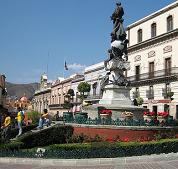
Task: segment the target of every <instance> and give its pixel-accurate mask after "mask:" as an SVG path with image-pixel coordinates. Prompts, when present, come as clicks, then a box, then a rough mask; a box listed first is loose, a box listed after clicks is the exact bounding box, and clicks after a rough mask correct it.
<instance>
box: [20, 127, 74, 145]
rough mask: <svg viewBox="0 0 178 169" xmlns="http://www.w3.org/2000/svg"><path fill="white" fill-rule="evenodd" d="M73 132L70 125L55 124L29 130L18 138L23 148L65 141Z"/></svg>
mask: <svg viewBox="0 0 178 169" xmlns="http://www.w3.org/2000/svg"><path fill="white" fill-rule="evenodd" d="M72 134H73V127H72V126H60V125H56V126H53V127H49V128H46V129H43V130H41V131H37V132H33V133H32V132H30V133H26V134H24V135H22V136H21V137H19V138H18V140H19V141H21V142H23V143H24V147H25V148H32V147H37V146H46V145H50V144H60V143H66V142H67V140H68V139H69V138H70V137H71V136H72Z"/></svg>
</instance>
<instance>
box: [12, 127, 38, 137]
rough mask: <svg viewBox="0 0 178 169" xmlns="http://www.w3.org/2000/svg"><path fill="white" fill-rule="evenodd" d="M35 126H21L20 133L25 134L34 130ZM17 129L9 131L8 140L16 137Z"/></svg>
mask: <svg viewBox="0 0 178 169" xmlns="http://www.w3.org/2000/svg"><path fill="white" fill-rule="evenodd" d="M36 127H37V125H30V126H22V133H26V132H28V131H30V130H33V129H34V128H36ZM18 132H19V129H18V128H13V129H11V131H10V139H11V138H14V137H16V136H17V135H18Z"/></svg>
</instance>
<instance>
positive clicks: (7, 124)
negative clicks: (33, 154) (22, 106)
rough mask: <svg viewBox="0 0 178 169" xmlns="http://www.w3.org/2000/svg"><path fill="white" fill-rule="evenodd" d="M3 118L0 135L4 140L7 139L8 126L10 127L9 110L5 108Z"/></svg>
mask: <svg viewBox="0 0 178 169" xmlns="http://www.w3.org/2000/svg"><path fill="white" fill-rule="evenodd" d="M4 115H5V119H4V123H3V125H2V127H1V129H3V131H2V134H1V137H2V138H3V139H5V140H8V139H9V132H10V128H11V117H10V114H9V112H8V111H7V110H6V112H5V114H4Z"/></svg>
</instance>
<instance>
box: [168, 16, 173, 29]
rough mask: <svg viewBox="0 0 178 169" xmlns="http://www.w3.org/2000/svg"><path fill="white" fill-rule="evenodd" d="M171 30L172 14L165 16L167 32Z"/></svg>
mask: <svg viewBox="0 0 178 169" xmlns="http://www.w3.org/2000/svg"><path fill="white" fill-rule="evenodd" d="M171 30H173V19H172V15H170V16H168V17H167V32H169V31H171Z"/></svg>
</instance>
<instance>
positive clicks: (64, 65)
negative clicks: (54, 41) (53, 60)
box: [63, 57, 65, 79]
mask: <svg viewBox="0 0 178 169" xmlns="http://www.w3.org/2000/svg"><path fill="white" fill-rule="evenodd" d="M64 75H65V58H64V57H63V78H64V79H65V77H64Z"/></svg>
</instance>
